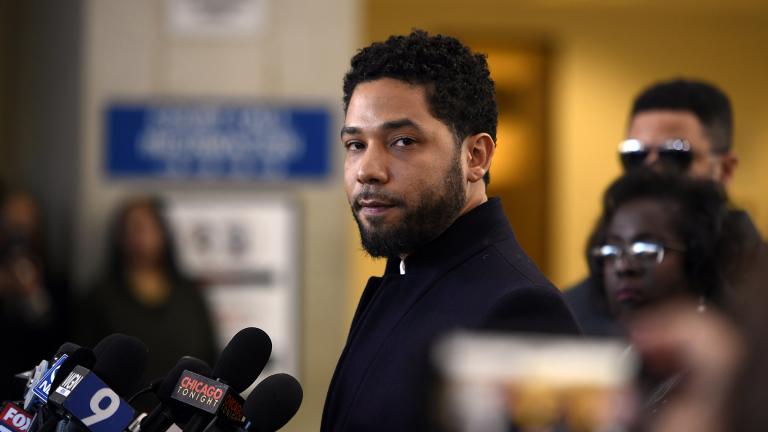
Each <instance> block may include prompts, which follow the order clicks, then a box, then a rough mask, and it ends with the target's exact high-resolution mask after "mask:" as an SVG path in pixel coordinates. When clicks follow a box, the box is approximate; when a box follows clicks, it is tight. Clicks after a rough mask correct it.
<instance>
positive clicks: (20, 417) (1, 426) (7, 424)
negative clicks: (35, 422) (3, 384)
mask: <svg viewBox="0 0 768 432" xmlns="http://www.w3.org/2000/svg"><path fill="white" fill-rule="evenodd" d="M31 424H32V415H31V414H30V413H28V412H27V411H26V410H24V409H23V408H21V407H20V406H18V405H16V404H15V403H13V402H6V404H5V405H4V406H3V408H2V409H0V432H27V431H28V430H29V426H30V425H31Z"/></svg>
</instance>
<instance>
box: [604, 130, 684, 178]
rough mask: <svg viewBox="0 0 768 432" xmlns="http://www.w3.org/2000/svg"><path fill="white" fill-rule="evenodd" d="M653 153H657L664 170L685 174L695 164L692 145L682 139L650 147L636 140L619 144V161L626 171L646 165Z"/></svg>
mask: <svg viewBox="0 0 768 432" xmlns="http://www.w3.org/2000/svg"><path fill="white" fill-rule="evenodd" d="M651 152H656V154H657V157H658V163H659V164H660V165H662V166H663V167H664V168H666V169H669V170H672V171H676V172H680V173H684V172H686V171H688V168H690V166H691V162H693V151H692V150H691V144H690V143H689V142H688V141H686V140H684V139H682V138H675V139H671V140H667V141H664V142H662V143H661V144H660V145H656V146H650V145H649V144H648V143H645V142H643V141H640V140H636V139H628V140H624V141H622V142H621V143H620V144H619V159H620V160H621V166H622V167H624V171H631V170H634V169H637V168H640V167H642V166H643V165H645V161H646V160H647V159H648V156H649V155H650V154H651Z"/></svg>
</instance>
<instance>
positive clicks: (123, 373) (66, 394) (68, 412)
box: [48, 334, 148, 432]
mask: <svg viewBox="0 0 768 432" xmlns="http://www.w3.org/2000/svg"><path fill="white" fill-rule="evenodd" d="M94 352H95V354H96V361H95V363H94V364H93V369H92V370H89V369H88V368H84V367H82V366H77V367H75V368H74V369H73V370H72V372H70V373H69V375H67V376H66V378H64V380H63V381H62V382H61V384H60V385H59V386H58V387H56V389H55V390H53V389H52V393H51V395H50V397H49V398H48V401H49V404H50V403H53V405H54V407H56V408H57V414H58V417H59V418H61V419H62V420H61V421H60V422H59V423H58V425H57V428H65V429H67V430H86V428H87V429H88V430H90V431H92V432H111V431H112V430H123V429H125V427H126V426H128V424H130V423H131V421H132V420H133V418H134V415H135V411H134V409H133V407H131V406H130V404H128V403H127V402H125V400H124V399H123V398H124V397H126V396H127V395H130V393H131V392H132V391H133V390H134V389H135V388H136V387H137V383H138V381H139V379H140V378H141V376H142V375H143V373H144V367H145V365H146V362H147V352H148V350H147V347H146V345H144V343H143V342H141V341H140V340H138V339H136V338H134V337H131V336H126V335H123V334H114V335H110V336H108V337H106V338H104V339H103V340H102V341H101V342H99V343H98V344H97V345H96V347H95V348H94ZM73 420H74V421H73Z"/></svg>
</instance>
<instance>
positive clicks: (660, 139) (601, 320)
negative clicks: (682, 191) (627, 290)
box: [565, 79, 764, 335]
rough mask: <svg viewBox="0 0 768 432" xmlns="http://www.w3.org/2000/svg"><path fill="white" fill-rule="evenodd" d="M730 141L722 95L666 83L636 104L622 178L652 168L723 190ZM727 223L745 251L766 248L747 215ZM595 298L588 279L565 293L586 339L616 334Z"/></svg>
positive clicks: (622, 149)
mask: <svg viewBox="0 0 768 432" xmlns="http://www.w3.org/2000/svg"><path fill="white" fill-rule="evenodd" d="M732 139H733V115H732V111H731V104H730V101H729V100H728V97H727V96H726V95H725V94H724V93H723V92H722V91H721V90H720V89H718V88H717V87H715V86H714V85H712V84H709V83H706V82H702V81H695V80H688V79H675V80H671V81H664V82H659V83H656V84H654V85H652V86H650V87H648V88H646V89H645V90H643V91H642V92H641V93H640V94H639V95H638V96H637V97H636V98H635V101H634V103H633V105H632V110H631V113H630V119H629V127H628V128H627V137H626V139H625V140H624V141H622V142H621V143H620V144H619V160H620V162H621V165H622V167H623V169H624V172H625V173H626V172H629V171H633V170H635V169H637V168H640V167H643V166H650V167H652V168H653V169H656V170H659V171H663V172H676V173H680V174H681V175H687V176H690V177H694V178H703V179H711V180H714V181H716V182H719V183H721V184H723V185H724V186H727V184H728V183H729V182H730V180H731V179H732V178H733V174H734V171H735V170H736V167H737V166H738V158H737V157H736V154H735V153H734V151H733V143H732ZM728 217H729V218H731V219H732V220H733V221H735V223H736V224H737V225H739V226H741V228H742V230H743V232H744V233H745V237H746V238H747V239H749V243H750V244H749V245H748V247H751V248H753V249H755V250H756V249H758V248H762V247H764V246H763V240H762V238H761V237H760V234H759V233H758V231H757V229H756V228H755V226H754V224H753V223H752V221H751V220H750V218H749V216H748V215H747V213H745V212H743V211H738V210H732V211H731V212H730V213H729V216H728ZM593 292H594V289H593V282H592V281H591V280H590V279H589V278H587V279H585V280H583V281H582V282H581V283H579V284H577V285H576V286H574V287H573V288H571V289H569V290H567V292H566V294H565V298H566V302H567V303H568V304H569V306H570V307H571V309H572V310H573V312H574V314H575V315H576V317H577V319H578V320H579V322H580V324H581V325H582V328H583V329H584V332H585V333H586V334H593V335H615V334H617V333H618V332H619V331H620V330H619V328H618V326H617V325H616V323H615V321H614V320H613V318H612V317H611V316H610V315H609V314H608V313H607V312H606V311H605V310H603V309H601V308H600V307H596V305H595V298H594V295H593Z"/></svg>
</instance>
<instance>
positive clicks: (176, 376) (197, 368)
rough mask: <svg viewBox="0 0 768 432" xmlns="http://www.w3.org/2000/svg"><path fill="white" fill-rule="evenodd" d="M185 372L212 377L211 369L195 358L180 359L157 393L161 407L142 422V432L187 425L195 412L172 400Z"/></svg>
mask: <svg viewBox="0 0 768 432" xmlns="http://www.w3.org/2000/svg"><path fill="white" fill-rule="evenodd" d="M184 372H194V373H197V374H200V375H210V374H211V367H210V366H208V364H206V363H205V362H204V361H202V360H199V359H196V358H194V357H182V358H181V359H179V361H178V362H176V365H175V366H174V367H173V369H171V371H170V372H168V374H167V375H166V376H165V378H164V379H163V380H162V381H161V382H160V384H159V386H158V388H157V390H156V391H155V394H156V395H157V397H158V399H160V405H158V406H157V407H155V409H154V410H153V411H152V412H151V413H149V414H148V415H147V416H146V417H144V418H143V419H142V420H141V422H140V423H139V428H140V430H141V431H142V432H156V431H157V432H159V431H165V430H167V429H168V428H169V427H170V426H171V425H172V424H174V423H178V424H185V423H186V422H188V421H189V419H190V418H191V417H192V415H193V414H194V410H193V408H192V407H191V406H189V405H187V404H184V403H181V402H179V401H177V400H176V399H173V398H172V395H173V394H174V393H175V391H177V390H178V385H177V384H178V382H179V381H180V379H181V376H182V374H183V373H184Z"/></svg>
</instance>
